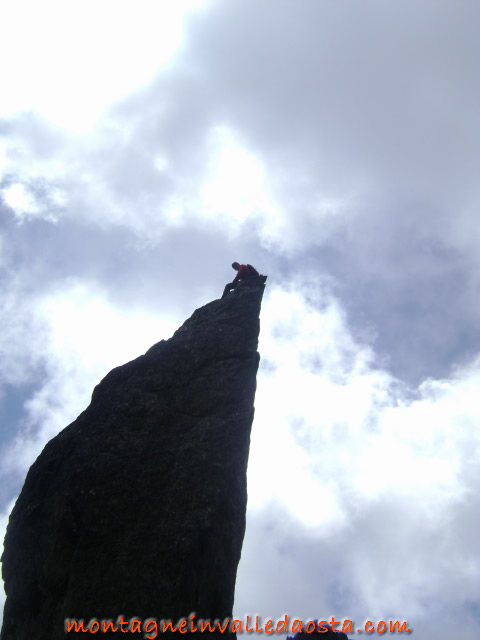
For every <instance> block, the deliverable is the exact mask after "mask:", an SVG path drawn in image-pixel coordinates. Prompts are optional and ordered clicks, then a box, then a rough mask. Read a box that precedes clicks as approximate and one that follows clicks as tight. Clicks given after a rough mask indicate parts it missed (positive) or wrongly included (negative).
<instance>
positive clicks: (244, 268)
mask: <svg viewBox="0 0 480 640" xmlns="http://www.w3.org/2000/svg"><path fill="white" fill-rule="evenodd" d="M249 275H250V269H249V268H248V265H246V264H241V265H240V267H239V269H238V271H237V275H236V276H235V278H234V279H233V281H234V282H236V281H237V280H241V279H242V278H248V277H249Z"/></svg>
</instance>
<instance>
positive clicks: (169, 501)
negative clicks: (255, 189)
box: [0, 279, 264, 640]
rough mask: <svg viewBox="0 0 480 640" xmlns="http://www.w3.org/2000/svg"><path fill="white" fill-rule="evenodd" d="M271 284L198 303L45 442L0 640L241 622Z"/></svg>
mask: <svg viewBox="0 0 480 640" xmlns="http://www.w3.org/2000/svg"><path fill="white" fill-rule="evenodd" d="M263 289H264V279H258V280H257V281H255V283H254V284H253V285H251V286H244V287H238V288H237V290H236V291H235V292H233V293H232V294H230V295H229V296H228V297H227V298H226V299H224V300H215V301H213V302H211V303H209V304H207V305H206V306H204V307H202V308H200V309H197V311H195V312H194V314H193V315H192V317H191V318H190V319H189V320H187V321H186V322H185V324H184V325H183V326H182V327H180V329H178V330H177V331H176V333H175V334H174V335H173V337H172V338H171V339H170V340H167V341H163V340H162V341H161V342H159V343H158V344H156V345H154V346H153V347H151V349H149V350H148V351H147V353H146V354H145V355H143V356H140V357H139V358H137V359H136V360H133V361H132V362H129V363H127V364H125V365H123V366H121V367H118V368H116V369H114V370H113V371H111V372H110V373H109V374H108V375H107V376H106V377H105V378H104V379H103V380H102V381H101V382H100V384H99V385H98V386H97V387H96V388H95V390H94V392H93V396H92V401H91V404H90V405H89V407H88V408H87V409H86V410H85V411H84V412H83V413H82V414H81V415H80V416H79V417H78V418H77V419H76V420H75V422H73V423H72V424H71V425H69V426H68V427H67V428H66V429H64V430H63V431H62V432H61V433H60V434H59V435H58V436H56V437H55V438H53V440H51V441H50V442H49V443H48V444H47V445H46V447H45V448H44V450H43V452H42V453H41V455H40V456H39V458H38V459H37V461H36V462H35V463H34V464H33V465H32V467H31V469H30V471H29V472H28V475H27V478H26V480H25V485H24V487H23V490H22V492H21V494H20V497H19V498H18V500H17V503H16V505H15V507H14V509H13V512H12V514H11V516H10V521H9V525H8V529H7V534H6V538H5V551H4V554H3V557H2V560H3V567H2V571H3V578H4V580H5V589H6V592H7V601H6V605H5V613H4V622H3V628H2V632H1V636H0V638H1V640H27V639H28V640H31V639H32V638H35V640H56V639H57V638H58V639H60V638H62V639H64V638H66V637H70V636H74V635H80V636H82V637H85V634H84V633H82V632H78V634H77V633H74V632H73V630H72V631H71V632H70V633H68V634H65V627H64V620H65V618H77V619H80V618H83V619H85V621H86V622H88V621H90V620H91V619H92V618H94V617H95V618H97V619H98V620H99V621H101V620H102V619H112V620H114V621H115V620H116V619H117V618H118V616H119V615H122V616H123V617H124V619H125V620H129V619H131V618H132V617H135V618H138V619H142V620H144V619H147V618H155V619H158V620H160V619H162V618H165V619H168V618H170V619H172V620H173V621H174V622H176V621H177V620H178V619H179V618H180V617H182V616H185V617H188V616H189V614H191V613H192V612H196V615H197V618H209V619H212V620H213V619H216V618H219V619H221V620H223V619H224V618H225V617H227V616H231V613H232V605H233V597H234V586H235V578H236V571H237V564H238V561H239V559H240V553H241V547H242V542H243V536H244V532H245V511H246V500H247V492H246V468H247V460H248V452H249V442H250V430H251V425H252V420H253V412H254V409H253V401H254V395H255V387H256V372H257V368H258V362H259V355H258V353H257V342H258V334H259V326H260V324H259V312H260V304H261V299H262V295H263ZM152 629H153V627H150V631H151V634H150V637H153V632H152ZM137 631H139V629H138V628H137ZM159 633H160V629H159ZM99 635H100V636H101V637H105V636H108V637H110V636H111V637H116V638H117V637H119V635H120V629H119V630H118V631H117V632H116V633H112V632H109V633H106V634H103V633H101V632H100V634H99ZM166 635H171V634H168V633H167V634H166ZM214 635H216V634H212V633H208V636H209V637H212V636H214ZM226 635H228V634H227V633H225V634H221V637H225V636H226ZM174 636H175V637H178V632H176V633H175V634H174ZM135 637H142V638H143V637H147V636H146V635H144V634H143V633H142V634H140V633H136V634H135ZM196 637H198V634H197V636H196Z"/></svg>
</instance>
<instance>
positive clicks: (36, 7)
mask: <svg viewBox="0 0 480 640" xmlns="http://www.w3.org/2000/svg"><path fill="white" fill-rule="evenodd" d="M201 4H202V3H201V2H200V1H199V0H179V1H178V2H175V3H164V2H157V1H156V0H139V1H138V2H136V3H135V4H134V5H133V4H132V3H130V2H127V1H124V0H121V1H117V0H105V1H104V2H100V3H98V2H94V1H93V0H83V1H82V2H69V3H66V2H63V1H62V0H47V1H46V2H42V3H38V2H35V1H34V0H6V1H5V2H2V4H1V6H0V23H1V24H2V25H3V28H2V38H1V39H0V60H1V63H0V64H1V66H0V83H1V86H2V105H1V111H0V115H1V116H4V117H5V116H8V115H11V114H13V113H14V112H16V111H25V110H34V111H38V112H40V113H41V114H42V115H44V116H45V117H46V118H48V119H49V120H51V121H52V122H54V123H55V124H56V125H58V126H63V127H66V128H68V129H75V130H77V129H82V128H84V127H85V126H89V125H91V124H93V122H94V121H95V120H96V119H97V118H98V117H99V116H100V115H101V114H102V112H103V111H104V110H105V109H106V108H107V107H108V106H109V105H111V104H112V103H113V102H115V101H116V100H118V99H120V98H123V97H125V96H126V95H128V94H129V93H130V92H131V91H133V90H135V89H137V88H139V87H141V86H142V85H144V84H145V83H147V82H148V81H150V80H151V79H152V77H153V76H154V75H155V73H156V72H157V71H158V70H159V69H160V68H161V67H162V66H164V65H165V64H167V63H168V61H169V60H170V58H171V57H172V55H173V54H174V53H175V51H176V50H177V49H178V47H179V46H180V44H181V42H182V37H183V22H184V19H185V17H186V14H187V13H188V11H190V10H191V9H192V8H195V7H198V6H200V5H201Z"/></svg>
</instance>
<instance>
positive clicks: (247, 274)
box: [222, 262, 259, 298]
mask: <svg viewBox="0 0 480 640" xmlns="http://www.w3.org/2000/svg"><path fill="white" fill-rule="evenodd" d="M232 268H233V269H235V271H236V272H237V275H236V276H235V278H234V279H233V281H232V282H229V283H228V284H226V285H225V289H224V290H223V295H222V298H225V296H226V295H228V293H229V291H230V290H231V289H235V287H236V286H237V285H239V284H240V282H242V281H243V280H246V279H247V278H254V277H255V276H258V275H259V273H258V271H257V270H256V269H255V267H252V265H251V264H239V263H238V262H233V263H232Z"/></svg>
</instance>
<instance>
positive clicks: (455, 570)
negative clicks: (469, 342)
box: [236, 281, 480, 637]
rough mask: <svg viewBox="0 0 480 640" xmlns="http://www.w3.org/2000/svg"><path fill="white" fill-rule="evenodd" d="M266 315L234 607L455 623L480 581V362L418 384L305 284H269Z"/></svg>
mask: <svg viewBox="0 0 480 640" xmlns="http://www.w3.org/2000/svg"><path fill="white" fill-rule="evenodd" d="M307 296H308V297H309V299H308V298H307ZM262 318H263V322H262V335H261V353H262V363H263V364H262V366H261V369H260V375H259V382H258V390H257V398H256V419H255V424H254V431H253V434H252V446H251V453H250V462H249V514H250V520H249V527H250V528H249V529H248V530H249V534H248V535H247V537H246V541H245V552H244V555H243V556H242V558H243V560H242V563H245V564H242V565H241V566H240V571H239V583H238V587H237V594H238V595H237V604H236V610H237V612H238V613H237V615H242V614H243V611H244V610H245V611H249V610H250V611H253V609H255V610H263V611H265V612H268V615H269V616H276V615H280V614H281V613H282V611H283V610H284V609H285V610H287V609H288V610H289V613H290V614H291V615H298V616H303V617H304V618H305V617H306V616H322V617H324V616H326V615H327V614H328V615H334V614H336V615H335V617H336V618H337V619H338V617H339V615H340V616H345V617H347V618H349V619H356V620H357V621H361V620H363V619H364V618H365V617H368V618H369V619H376V618H378V619H386V617H390V618H392V619H397V618H399V617H401V616H405V615H406V612H408V616H409V618H411V620H410V622H411V623H412V624H414V626H415V629H416V630H418V629H420V628H424V629H425V630H427V629H430V633H432V629H435V631H436V630H437V629H438V628H440V626H439V625H440V619H441V616H442V615H443V616H445V619H444V623H445V627H448V626H449V625H451V624H453V620H454V615H453V614H448V615H447V614H446V613H445V611H447V610H449V609H452V610H455V611H457V614H456V615H458V611H459V610H463V608H464V606H465V603H466V602H467V601H468V600H469V599H470V597H471V593H475V592H476V589H477V588H478V582H479V579H480V572H479V571H478V569H479V567H478V562H477V552H476V543H475V542H474V539H473V536H472V535H471V534H470V531H473V530H474V527H475V525H474V524H473V523H475V522H477V521H478V519H479V518H480V511H479V503H478V500H477V498H476V495H477V493H478V491H477V487H478V481H479V478H478V473H477V471H476V469H478V468H479V455H480V454H479V452H480V447H479V444H480V440H479V438H480V435H479V434H478V433H477V431H478V430H477V428H476V425H477V424H478V422H479V419H480V416H479V415H478V413H479V412H478V407H477V403H476V389H477V388H478V384H479V382H480V380H479V374H478V357H477V358H476V359H475V360H473V361H472V362H470V363H469V364H468V366H465V367H463V368H462V369H459V370H457V371H456V372H455V374H454V375H452V377H451V378H449V379H443V380H428V381H425V382H424V383H423V384H421V385H420V386H419V387H418V388H416V389H412V388H409V387H407V386H406V385H405V384H404V383H402V382H401V381H399V380H396V379H395V378H393V377H392V376H391V375H390V374H388V373H386V372H385V371H382V370H381V369H379V368H378V367H377V366H376V364H375V360H374V357H373V353H372V351H371V349H370V347H369V346H368V345H365V344H360V343H358V342H356V341H355V340H354V339H353V337H352V335H351V333H350V331H349V328H348V324H347V322H346V317H345V315H344V313H342V309H341V305H339V301H338V300H336V299H335V298H334V297H333V296H332V295H331V293H330V292H329V291H328V288H323V290H322V289H320V290H317V291H316V292H315V291H313V295H312V287H311V283H302V282H301V281H297V282H295V284H293V283H292V284H290V286H286V285H284V286H283V287H281V288H280V287H279V288H274V289H270V291H269V293H268V296H267V299H266V300H265V303H264V307H263V316H262ZM292 381H295V383H294V384H293V383H292ZM260 549H262V550H265V554H264V552H263V551H262V552H261V553H260V554H259V550H260ZM260 556H261V557H262V560H260ZM258 563H260V565H259V564H258ZM253 564H256V565H257V569H255V568H254V566H253ZM253 575H255V576H257V577H258V580H259V582H258V584H256V586H255V588H254V594H256V598H253V599H252V597H251V591H250V586H249V584H250V581H251V580H252V576H253ZM253 581H254V582H255V580H253ZM264 581H265V582H264ZM279 582H280V583H281V586H280V587H278V588H275V589H273V588H272V586H271V585H273V584H275V585H277V584H279ZM297 587H298V588H299V589H300V591H299V595H298V596H292V589H293V591H294V592H295V593H296V592H297ZM282 594H283V595H282ZM289 598H290V600H289ZM413 619H415V623H413ZM467 619H468V616H466V617H465V631H466V632H468V629H469V628H470V627H469V626H468V625H469V624H473V622H474V621H470V622H467ZM473 628H474V627H472V629H473ZM440 637H442V636H440ZM445 637H446V636H445Z"/></svg>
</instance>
